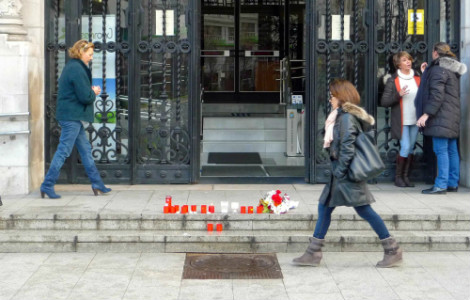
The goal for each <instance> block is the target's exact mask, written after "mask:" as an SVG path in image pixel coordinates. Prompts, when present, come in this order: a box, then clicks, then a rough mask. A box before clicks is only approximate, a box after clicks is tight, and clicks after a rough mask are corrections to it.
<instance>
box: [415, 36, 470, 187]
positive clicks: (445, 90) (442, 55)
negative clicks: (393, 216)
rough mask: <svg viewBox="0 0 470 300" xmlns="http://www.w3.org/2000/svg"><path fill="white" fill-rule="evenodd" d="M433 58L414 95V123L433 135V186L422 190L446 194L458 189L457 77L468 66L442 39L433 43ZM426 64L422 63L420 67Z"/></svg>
mask: <svg viewBox="0 0 470 300" xmlns="http://www.w3.org/2000/svg"><path fill="white" fill-rule="evenodd" d="M432 58H433V61H432V62H431V63H430V65H429V66H427V68H426V70H425V71H424V73H423V78H422V79H423V82H422V84H421V86H420V88H419V92H418V96H417V98H416V103H417V113H418V116H419V119H418V121H417V124H416V125H418V126H419V127H422V128H424V135H426V136H430V137H432V144H433V150H434V153H435V154H436V157H437V170H438V175H437V177H436V180H435V181H434V186H433V187H431V188H429V189H425V190H423V191H422V193H423V194H445V193H446V192H457V190H458V186H459V179H460V159H459V151H458V147H457V139H458V138H459V135H460V76H461V75H463V74H465V72H467V66H466V65H465V64H463V63H461V62H459V61H458V60H457V59H456V56H455V54H454V53H452V51H451V50H450V47H449V45H447V44H446V43H442V42H440V43H437V44H435V45H434V47H433V51H432ZM426 65H427V64H426V63H423V65H422V66H421V68H422V69H423V68H424V67H426ZM421 113H422V115H421Z"/></svg>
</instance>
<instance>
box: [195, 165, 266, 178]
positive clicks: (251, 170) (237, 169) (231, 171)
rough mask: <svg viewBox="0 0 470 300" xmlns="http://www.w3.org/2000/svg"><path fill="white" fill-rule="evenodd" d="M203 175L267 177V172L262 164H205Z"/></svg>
mask: <svg viewBox="0 0 470 300" xmlns="http://www.w3.org/2000/svg"><path fill="white" fill-rule="evenodd" d="M201 176H211V177H214V176H217V177H252V176H255V177H260V176H262V177H266V172H264V171H263V168H261V166H203V167H202V171H201Z"/></svg>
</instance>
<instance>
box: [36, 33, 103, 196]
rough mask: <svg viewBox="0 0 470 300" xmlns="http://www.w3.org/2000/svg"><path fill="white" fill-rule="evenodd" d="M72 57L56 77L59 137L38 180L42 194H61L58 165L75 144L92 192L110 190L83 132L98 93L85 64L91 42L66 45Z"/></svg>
mask: <svg viewBox="0 0 470 300" xmlns="http://www.w3.org/2000/svg"><path fill="white" fill-rule="evenodd" d="M68 52H69V56H70V58H71V60H70V61H69V62H67V64H66V65H65V67H64V69H63V70H62V74H61V76H60V78H59V92H58V96H57V111H56V119H57V121H59V125H60V127H61V133H60V141H59V146H58V147H57V151H56V152H55V154H54V158H53V159H52V162H51V166H50V167H49V171H48V172H47V174H46V177H45V178H44V182H43V183H42V184H41V188H40V190H41V197H42V198H44V195H47V196H48V197H49V198H60V195H58V194H56V193H55V191H54V185H55V182H56V181H57V178H58V177H59V173H60V169H61V168H62V165H63V164H64V162H65V159H66V158H67V157H69V156H70V153H72V150H73V146H74V145H76V146H77V149H78V152H79V153H80V157H81V158H82V164H83V166H84V168H85V171H86V173H87V175H88V178H90V181H91V188H92V190H93V193H94V194H95V196H96V195H98V193H109V192H110V191H111V189H110V188H107V187H106V186H105V185H104V183H103V180H101V177H100V174H99V172H98V169H97V168H96V165H95V161H94V159H93V156H92V154H91V145H90V142H89V141H88V138H87V136H86V133H85V128H86V127H87V126H88V123H91V122H93V103H94V102H95V98H96V96H97V95H99V94H100V93H101V88H100V87H99V86H91V72H90V69H89V67H88V64H89V63H90V61H91V60H92V59H93V52H94V45H93V43H90V42H88V41H87V40H79V41H78V42H76V43H75V44H74V45H73V47H72V48H70V49H69V51H68Z"/></svg>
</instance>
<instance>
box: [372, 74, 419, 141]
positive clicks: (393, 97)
mask: <svg viewBox="0 0 470 300" xmlns="http://www.w3.org/2000/svg"><path fill="white" fill-rule="evenodd" d="M397 78H398V74H397V73H394V74H393V75H392V76H387V77H384V80H386V82H385V89H384V92H383V94H382V98H381V99H380V105H382V106H383V107H391V108H392V112H391V127H392V128H391V132H392V138H393V139H398V140H400V139H401V134H402V132H403V118H402V116H403V112H402V105H401V101H402V97H400V94H399V93H398V90H397V84H398V85H399V84H400V83H399V82H398V83H397V81H398V80H397ZM414 79H415V81H416V85H417V86H418V87H419V84H420V79H419V76H418V75H416V72H415V75H414Z"/></svg>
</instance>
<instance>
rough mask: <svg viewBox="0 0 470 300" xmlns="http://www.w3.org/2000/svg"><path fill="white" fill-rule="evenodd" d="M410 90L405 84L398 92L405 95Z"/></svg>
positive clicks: (401, 95)
mask: <svg viewBox="0 0 470 300" xmlns="http://www.w3.org/2000/svg"><path fill="white" fill-rule="evenodd" d="M409 92H410V90H408V86H407V85H405V86H403V88H402V89H401V90H400V91H399V92H398V94H400V97H403V96H405V95H407V94H408V93H409Z"/></svg>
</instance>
